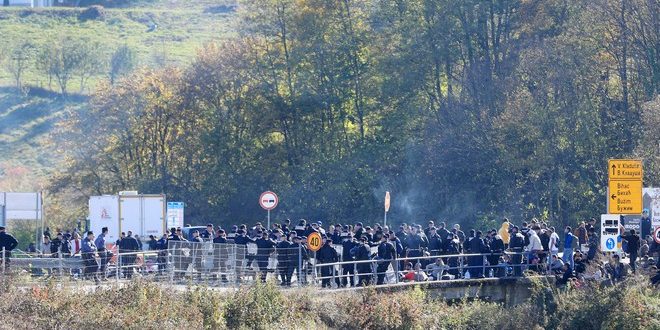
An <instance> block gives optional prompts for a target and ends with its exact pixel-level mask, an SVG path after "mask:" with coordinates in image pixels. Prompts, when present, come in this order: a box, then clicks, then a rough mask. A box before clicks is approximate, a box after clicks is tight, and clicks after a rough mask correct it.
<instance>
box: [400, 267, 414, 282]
mask: <svg viewBox="0 0 660 330" xmlns="http://www.w3.org/2000/svg"><path fill="white" fill-rule="evenodd" d="M404 272H405V273H404V274H403V278H402V279H401V280H402V281H403V282H412V281H414V280H415V272H414V271H413V265H412V262H407V263H406V266H405V268H404Z"/></svg>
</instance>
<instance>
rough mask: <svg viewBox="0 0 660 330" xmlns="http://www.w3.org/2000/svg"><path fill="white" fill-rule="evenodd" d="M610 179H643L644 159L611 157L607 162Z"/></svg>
mask: <svg viewBox="0 0 660 330" xmlns="http://www.w3.org/2000/svg"><path fill="white" fill-rule="evenodd" d="M607 170H608V172H609V178H610V180H639V181H641V180H642V177H643V176H644V171H643V170H642V161H641V160H637V159H610V160H609V161H608V162H607Z"/></svg>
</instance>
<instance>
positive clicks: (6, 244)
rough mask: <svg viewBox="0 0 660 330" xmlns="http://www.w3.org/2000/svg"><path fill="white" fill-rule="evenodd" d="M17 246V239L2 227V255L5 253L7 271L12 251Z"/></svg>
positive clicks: (0, 233)
mask: <svg viewBox="0 0 660 330" xmlns="http://www.w3.org/2000/svg"><path fill="white" fill-rule="evenodd" d="M17 246H18V241H17V240H16V238H14V236H12V235H11V234H9V233H7V229H6V228H5V227H2V226H0V254H1V253H3V251H4V254H5V259H4V261H3V262H4V264H5V266H4V267H5V270H8V269H9V263H10V259H9V258H11V251H12V250H14V249H15V248H16V247H17Z"/></svg>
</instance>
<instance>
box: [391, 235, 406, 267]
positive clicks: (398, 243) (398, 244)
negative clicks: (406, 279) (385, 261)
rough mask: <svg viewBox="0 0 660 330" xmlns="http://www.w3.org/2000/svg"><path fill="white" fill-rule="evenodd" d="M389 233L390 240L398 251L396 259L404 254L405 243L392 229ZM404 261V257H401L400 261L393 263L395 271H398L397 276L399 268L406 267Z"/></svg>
mask: <svg viewBox="0 0 660 330" xmlns="http://www.w3.org/2000/svg"><path fill="white" fill-rule="evenodd" d="M388 235H389V238H388V240H389V241H390V243H392V246H394V251H395V252H396V255H395V259H396V258H399V257H401V256H402V255H403V244H401V240H399V238H398V237H397V236H396V234H395V233H394V232H393V231H391V230H390V232H389V233H388ZM403 262H404V261H403V259H401V260H400V261H399V263H396V262H394V263H392V266H393V267H394V272H395V273H396V275H397V276H398V271H399V269H404V268H405V267H404V265H403Z"/></svg>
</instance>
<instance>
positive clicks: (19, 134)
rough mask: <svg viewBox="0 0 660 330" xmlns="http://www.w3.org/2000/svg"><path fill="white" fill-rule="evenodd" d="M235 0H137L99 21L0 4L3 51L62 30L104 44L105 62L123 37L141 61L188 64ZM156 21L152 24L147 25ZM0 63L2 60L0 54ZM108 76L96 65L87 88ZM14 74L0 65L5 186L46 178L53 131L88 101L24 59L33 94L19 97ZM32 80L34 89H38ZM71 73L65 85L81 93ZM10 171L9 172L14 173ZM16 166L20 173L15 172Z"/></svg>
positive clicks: (226, 31)
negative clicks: (63, 90)
mask: <svg viewBox="0 0 660 330" xmlns="http://www.w3.org/2000/svg"><path fill="white" fill-rule="evenodd" d="M233 3H234V2H233V1H229V0H228V1H224V0H149V1H137V2H136V3H135V6H133V7H131V8H120V9H108V8H106V9H105V11H106V15H105V18H104V19H102V20H88V21H84V20H81V19H79V15H80V13H81V12H82V11H83V10H84V9H83V8H47V9H26V8H17V7H8V8H6V7H0V36H1V37H0V58H1V57H2V54H9V53H10V52H11V51H12V49H11V45H13V44H16V43H17V42H21V41H24V40H28V41H30V42H31V43H32V44H33V45H35V46H36V47H37V48H39V47H40V46H41V45H44V44H46V43H47V42H49V41H52V40H57V39H58V38H60V37H62V36H71V37H73V38H84V39H85V40H90V41H93V42H100V43H101V44H102V45H104V54H101V55H102V56H103V57H104V61H106V62H107V61H109V58H110V54H111V53H112V52H113V51H114V50H115V49H116V48H117V47H119V46H120V45H123V44H127V45H128V46H130V47H131V48H133V49H134V50H135V51H136V52H137V54H138V65H139V66H152V67H160V66H163V65H179V64H185V63H188V62H190V61H191V60H192V58H193V57H194V56H195V54H196V50H197V49H198V48H199V47H200V46H202V45H203V44H205V43H208V42H211V41H217V40H222V39H223V38H225V37H226V36H228V35H230V34H231V33H233V32H232V30H231V29H232V27H231V26H232V21H233V19H234V6H233ZM154 24H155V25H157V28H156V29H155V30H154V31H151V32H148V30H149V28H150V27H153V25H154ZM0 63H1V61H0ZM106 78H107V69H105V68H104V69H103V70H100V73H99V75H97V76H96V77H93V78H92V79H91V80H90V82H89V83H88V84H87V88H86V90H85V93H88V92H89V91H91V90H93V88H94V86H95V84H96V83H97V82H98V81H100V80H102V79H106ZM13 84H14V82H13V78H12V77H11V76H10V74H9V72H8V71H7V70H5V67H4V65H0V187H1V186H5V189H7V187H8V186H11V185H10V184H7V182H10V181H11V180H13V179H14V178H12V176H14V177H16V176H19V175H20V176H24V177H29V178H30V180H32V179H33V178H34V180H37V181H40V182H43V181H44V179H45V178H46V177H47V176H48V175H49V174H50V173H51V172H52V170H53V169H56V168H58V166H59V162H61V161H62V159H61V158H60V157H59V156H58V155H57V153H56V152H55V150H56V148H55V146H54V145H53V142H52V133H53V131H54V129H55V128H56V127H57V126H58V124H59V123H60V122H61V121H62V120H64V119H65V114H66V112H67V111H76V110H78V109H81V108H83V107H84V106H85V99H86V97H84V96H78V97H76V96H74V97H69V98H68V99H67V101H64V100H62V99H61V98H59V97H57V94H56V93H50V92H48V89H51V90H57V85H56V84H55V83H54V82H53V84H52V85H50V86H49V84H48V78H47V77H46V75H45V74H44V73H42V72H40V71H39V70H38V69H37V68H36V62H35V61H32V62H31V63H30V64H29V65H28V69H27V72H26V73H25V74H24V79H23V85H24V86H28V87H30V90H31V92H30V94H29V95H28V96H23V95H21V94H19V93H16V91H15V90H14V89H13V88H10V86H13ZM35 87H37V88H35ZM79 87H80V86H79V85H78V81H77V80H76V79H75V78H74V79H73V80H72V81H71V83H70V87H69V91H70V92H72V93H77V92H79ZM12 173H13V174H12ZM17 173H20V174H17Z"/></svg>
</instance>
